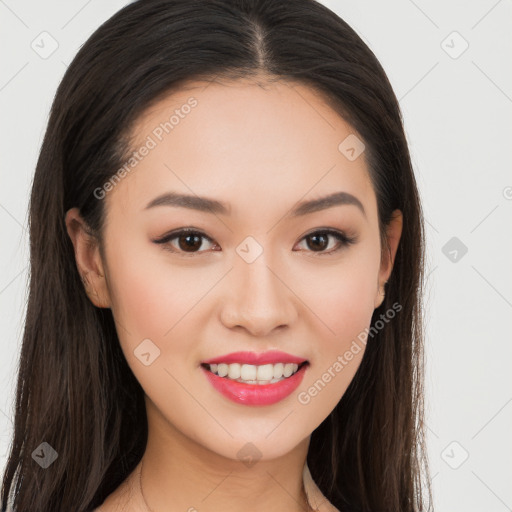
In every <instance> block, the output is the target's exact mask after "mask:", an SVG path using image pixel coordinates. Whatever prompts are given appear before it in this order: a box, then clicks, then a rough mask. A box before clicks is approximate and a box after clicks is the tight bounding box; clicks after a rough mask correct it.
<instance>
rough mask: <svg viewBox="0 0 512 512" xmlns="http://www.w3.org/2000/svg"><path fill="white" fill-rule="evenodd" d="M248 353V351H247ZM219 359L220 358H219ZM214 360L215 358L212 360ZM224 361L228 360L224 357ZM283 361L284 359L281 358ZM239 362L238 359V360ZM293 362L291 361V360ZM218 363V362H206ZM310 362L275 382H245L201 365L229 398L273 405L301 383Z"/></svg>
mask: <svg viewBox="0 0 512 512" xmlns="http://www.w3.org/2000/svg"><path fill="white" fill-rule="evenodd" d="M245 354H247V352H245ZM217 359H218V358H217ZM212 361H213V360H212ZM223 361H226V360H225V359H223ZM281 361H282V360H281ZM236 362H238V361H236ZM290 362H291V361H290ZM205 364H217V363H213V362H212V363H205ZM308 367H309V363H307V362H306V364H303V365H302V366H301V368H299V370H298V371H297V372H296V373H294V374H293V375H292V376H291V377H288V378H286V379H283V380H281V381H279V382H275V383H274V384H261V385H260V384H244V383H242V382H237V381H235V380H231V379H228V378H226V377H219V376H218V375H216V374H214V373H212V372H211V371H209V370H207V369H206V368H205V367H204V366H201V370H202V372H203V373H204V375H205V376H206V378H207V379H208V381H209V382H210V384H211V385H212V386H213V387H214V388H215V389H216V390H217V391H218V392H219V393H221V394H222V395H223V396H225V397H226V398H228V399H229V400H231V401H233V402H236V403H237V404H242V405H272V404H275V403H277V402H280V401H281V400H284V399H285V398H286V397H287V396H289V395H291V394H292V393H293V392H294V391H295V390H296V389H297V388H298V386H299V385H300V383H301V382H302V379H303V378H304V374H305V373H306V369H307V368H308Z"/></svg>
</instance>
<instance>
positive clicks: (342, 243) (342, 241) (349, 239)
mask: <svg viewBox="0 0 512 512" xmlns="http://www.w3.org/2000/svg"><path fill="white" fill-rule="evenodd" d="M318 234H322V235H331V236H333V237H334V238H336V239H337V240H338V242H339V246H338V247H337V248H335V249H331V250H330V251H307V252H312V253H314V254H316V255H318V256H328V255H332V254H334V253H337V252H338V251H340V250H342V249H344V248H347V247H349V246H350V245H353V244H355V243H357V237H356V236H349V235H347V234H345V233H343V232H342V231H337V230H334V229H318V230H316V231H312V232H311V233H308V234H307V235H304V236H303V237H302V239H301V241H302V240H304V239H306V238H308V237H312V236H313V235H318ZM182 235H198V236H200V237H201V238H204V239H206V240H208V241H209V242H213V240H212V239H211V238H210V237H209V236H207V235H205V234H204V233H203V232H201V231H198V230H197V229H193V228H184V229H180V230H177V231H173V232H171V233H168V234H166V235H164V236H163V237H161V238H159V239H157V240H153V243H155V244H159V245H163V246H164V247H163V248H164V250H166V251H169V252H171V253H175V254H181V255H183V256H185V257H191V256H194V255H195V254H201V253H203V252H206V251H195V252H190V253H187V252H185V251H182V250H176V249H174V248H171V246H170V245H169V242H171V240H174V239H175V238H179V237H180V236H182Z"/></svg>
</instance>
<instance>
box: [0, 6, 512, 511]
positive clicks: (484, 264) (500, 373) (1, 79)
mask: <svg viewBox="0 0 512 512" xmlns="http://www.w3.org/2000/svg"><path fill="white" fill-rule="evenodd" d="M125 3H126V2H123V1H120V0H119V1H102V2H100V1H98V0H89V1H82V0H80V1H78V0H73V1H66V2H64V1H46V2H36V1H25V2H15V1H14V0H5V1H4V0H0V20H1V22H2V31H1V33H0V44H1V47H2V48H3V49H4V51H3V52H2V55H1V57H0V58H1V70H2V72H1V76H0V105H1V109H2V110H1V111H2V117H1V123H0V129H1V136H0V145H1V168H0V173H1V187H0V227H1V230H2V231H1V234H2V236H1V240H2V244H1V251H0V266H1V269H2V270H1V274H0V315H1V316H0V322H1V325H0V329H1V332H2V341H1V348H2V357H0V467H1V469H3V467H4V465H5V462H6V457H7V451H8V447H9V442H10V438H11V435H12V414H13V393H14V385H15V376H16V367H17V360H18V353H19V347H20V340H21V334H22V324H23V317H24V313H25V303H26V283H27V278H28V256H29V254H28V237H27V229H26V226H27V204H28V196H29V190H30V183H31V179H32V176H33V172H34V168H35V164H36V160H37V155H38V151H39V148H40V144H41V141H42V137H43V134H44V130H45V127H46V123H47V120H48V112H49V108H50V105H51V102H52V99H53V96H54V94H55V91H56V88H57V86H58V84H59V81H60V79H61V78H62V75H63V73H64V72H65V70H66V66H67V64H68V63H69V62H70V61H71V60H72V58H73V57H74V55H75V54H76V52H77V51H78V49H79V47H80V45H81V44H82V43H83V42H84V41H85V40H86V39H87V38H88V37H89V36H90V35H91V33H92V32H93V31H94V30H95V29H96V28H97V27H98V26H99V25H100V24H101V23H102V22H103V21H105V20H106V19H107V18H109V17H110V16H111V15H112V14H113V13H114V12H116V11H117V10H118V9H120V8H121V7H122V6H123V5H125ZM323 3H324V4H325V5H327V6H328V7H330V8H331V9H333V10H334V11H336V12H337V13H338V14H339V15H340V16H341V17H342V18H344V19H345V20H346V21H347V22H348V23H349V25H351V26H352V27H353V28H354V29H355V30H356V31H357V32H358V33H359V35H360V36H361V37H362V38H363V39H364V40H365V42H366V43H367V44H368V45H369V46H370V48H371V49H372V50H373V51H374V53H375V54H376V55H377V57H378V58H379V60H380V61H381V63H382V65H383V67H384V69H385V70H386V72H387V74H388V76H389V79H390V81H391V83H392V85H393V87H394V89H395V92H396V94H397V97H398V98H399V99H400V103H401V107H402V111H403V116H404V122H405V128H406V133H407V137H408V140H409V143H410V148H411V152H412V157H413V163H414V166H415V172H416V176H417V180H418V183H419V186H420V192H421V194H422V198H423V206H424V210H425V216H426V220H427V239H428V247H427V251H428V257H427V274H428V278H427V283H426V290H427V293H426V295H425V313H426V316H425V318H426V344H427V364H428V366H427V379H426V390H427V418H426V421H427V427H428V436H429V437H428V449H429V454H430V465H431V476H432V480H433V489H434V504H435V505H436V509H437V510H440V511H454V510H464V511H465V512H471V511H482V510H485V511H486V512H491V511H496V512H502V511H506V510H512V486H511V485H510V482H512V467H511V466H512V465H511V460H512V449H511V448H512V437H511V435H510V433H511V432H512V429H511V426H512V403H511V402H512V386H511V385H510V372H509V371H507V370H508V369H509V367H510V364H511V362H512V343H511V336H510V324H511V312H512V286H511V282H512V266H511V264H510V262H511V261H512V257H511V256H512V255H511V253H512V242H511V236H510V233H511V229H510V228H511V226H510V224H511V220H512V215H511V213H512V174H511V172H510V164H511V160H512V154H511V152H510V147H511V145H512V144H511V142H512V138H511V135H512V116H511V111H512V69H511V67H510V62H512V60H511V53H512V47H511V40H512V35H511V34H512V30H511V29H510V27H511V23H510V22H511V20H512V17H511V15H512V5H511V2H510V0H508V1H507V0H500V1H496V0H485V1H484V0H482V1H478V2H477V1H451V2H442V1H440V0H437V1H435V2H432V1H431V2H427V1H426V0H423V1H419V0H418V1H416V2H413V1H412V0H393V1H387V2H379V1H376V0H373V1H369V0H367V1H361V0H358V1H355V0H354V1H350V2H348V1H347V2H345V1H340V0H324V1H323ZM454 32H455V33H454ZM42 33H43V34H42ZM56 45H58V46H56ZM54 46H56V48H55V49H54V48H53V47H54ZM466 46H467V48H466ZM52 51H53V53H51V52H52ZM45 52H46V53H45ZM50 53H51V54H50ZM506 62H509V64H508V65H507V64H506ZM466 250H467V252H465V251H466ZM507 261H508V262H509V263H508V264H506V262H507Z"/></svg>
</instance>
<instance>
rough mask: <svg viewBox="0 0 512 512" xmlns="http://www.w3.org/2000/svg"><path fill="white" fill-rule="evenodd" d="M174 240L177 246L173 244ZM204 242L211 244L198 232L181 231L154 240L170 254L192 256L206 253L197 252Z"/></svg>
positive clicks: (208, 239)
mask: <svg viewBox="0 0 512 512" xmlns="http://www.w3.org/2000/svg"><path fill="white" fill-rule="evenodd" d="M175 240H176V241H177V244H175V243H174V241H175ZM204 240H207V241H208V242H210V243H212V240H211V238H209V237H208V236H206V235H205V234H204V233H201V232H200V231H195V230H191V229H182V230H180V231H174V232H173V233H169V234H168V235H165V236H164V237H162V238H160V239H158V240H154V243H156V244H161V245H163V246H164V248H165V249H166V250H168V251H171V252H175V253H188V254H190V255H192V254H194V253H202V252H207V251H204V250H199V249H200V248H201V247H202V246H203V242H204Z"/></svg>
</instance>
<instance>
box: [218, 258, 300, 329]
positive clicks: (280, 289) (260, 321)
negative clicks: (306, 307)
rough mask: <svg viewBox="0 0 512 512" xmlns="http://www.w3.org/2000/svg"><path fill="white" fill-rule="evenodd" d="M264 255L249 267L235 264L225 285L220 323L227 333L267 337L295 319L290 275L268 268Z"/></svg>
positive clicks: (295, 299)
mask: <svg viewBox="0 0 512 512" xmlns="http://www.w3.org/2000/svg"><path fill="white" fill-rule="evenodd" d="M269 263H270V261H269V260H268V259H266V258H265V252H263V254H261V255H260V256H259V257H258V258H257V259H256V260H255V261H253V262H252V263H247V262H246V261H244V260H243V259H241V258H238V259H237V261H235V264H234V268H233V269H232V271H231V272H230V273H229V279H228V280H227V282H226V283H225V294H224V295H225V297H223V299H224V300H223V301H222V303H223V305H222V310H221V321H222V323H223V324H224V325H225V326H226V327H228V328H229V329H245V330H246V331H248V332H249V333H250V334H252V335H253V336H258V337H263V336H268V335H270V334H271V333H272V332H273V331H274V330H277V329H278V328H281V329H283V328H285V327H290V326H291V325H292V324H293V323H294V322H295V320H296V318H297V317H298V312H297V302H298V299H297V296H296V295H295V294H294V292H293V291H292V290H293V282H291V283H289V282H288V281H290V273H289V272H286V275H284V274H285V272H284V271H283V270H282V269H281V267H280V266H279V265H275V264H274V265H273V267H275V269H274V268H272V267H271V266H270V265H269Z"/></svg>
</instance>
